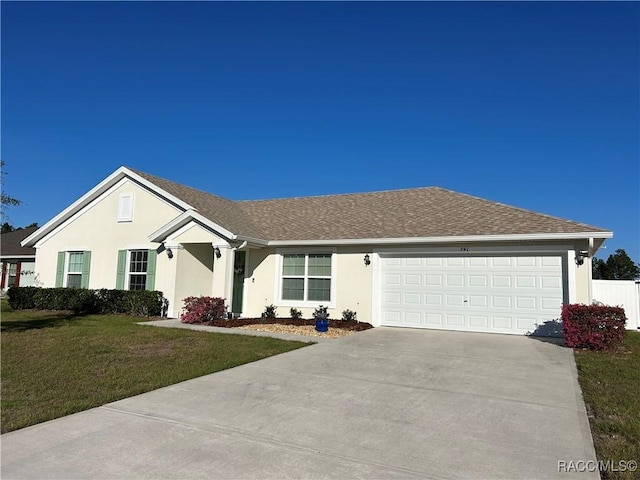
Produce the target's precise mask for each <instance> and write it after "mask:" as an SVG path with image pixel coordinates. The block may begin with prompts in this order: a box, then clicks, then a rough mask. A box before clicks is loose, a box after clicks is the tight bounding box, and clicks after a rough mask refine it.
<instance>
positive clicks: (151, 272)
mask: <svg viewBox="0 0 640 480" xmlns="http://www.w3.org/2000/svg"><path fill="white" fill-rule="evenodd" d="M157 258H158V253H157V252H156V251H155V250H149V255H148V256H147V285H146V286H145V288H146V289H147V290H154V289H155V288H156V259H157Z"/></svg>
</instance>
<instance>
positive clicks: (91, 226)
mask: <svg viewBox="0 0 640 480" xmlns="http://www.w3.org/2000/svg"><path fill="white" fill-rule="evenodd" d="M131 192H132V193H133V194H134V205H133V221H131V222H118V221H117V215H118V200H119V196H120V194H121V193H131ZM179 213H180V212H179V210H178V209H177V208H175V207H174V206H172V205H170V204H169V203H166V202H164V201H163V200H161V199H160V198H158V197H157V196H155V195H153V194H151V193H150V192H148V191H147V190H145V189H143V188H140V187H139V186H138V185H137V184H136V183H134V182H132V181H131V180H128V179H125V180H123V181H121V182H120V183H118V184H117V185H116V186H114V187H113V188H111V189H110V190H109V191H107V192H106V193H105V194H104V195H103V196H101V197H99V198H98V199H96V200H95V201H94V202H92V203H91V204H90V205H88V206H87V207H86V208H84V209H83V210H81V211H80V212H78V213H77V214H76V215H74V216H73V217H72V218H71V219H69V220H67V221H66V222H65V223H64V224H63V225H62V226H60V227H58V228H57V229H56V230H55V231H54V232H52V233H51V234H50V235H48V236H47V237H45V238H44V239H43V240H41V241H40V242H39V243H38V245H36V248H37V253H36V265H35V270H36V275H37V280H38V282H39V284H40V285H41V286H44V287H53V286H55V280H56V279H55V277H56V264H57V254H58V252H59V251H69V250H90V251H91V270H90V274H89V288H115V285H116V268H117V260H118V250H120V249H127V248H140V249H143V248H147V249H155V248H157V247H158V244H157V243H151V242H150V241H149V239H148V235H149V234H151V233H153V232H154V231H155V230H157V229H158V228H160V227H161V226H162V225H164V224H165V223H167V222H168V221H169V220H171V219H173V218H174V217H176V216H177V215H178V214H179ZM165 260H167V257H166V255H159V256H158V262H157V269H156V285H155V287H156V289H157V290H161V291H165V290H166V287H167V285H168V284H169V283H173V281H174V279H173V278H171V275H169V272H170V265H169V262H167V261H165Z"/></svg>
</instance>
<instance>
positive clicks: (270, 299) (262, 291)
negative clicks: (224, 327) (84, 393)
mask: <svg viewBox="0 0 640 480" xmlns="http://www.w3.org/2000/svg"><path fill="white" fill-rule="evenodd" d="M245 272H246V273H245V277H246V278H245V283H244V298H245V301H244V305H245V308H244V310H243V312H242V316H243V317H259V316H260V315H261V314H262V312H263V311H264V308H265V306H267V305H271V304H273V303H275V298H274V293H275V287H274V281H275V280H276V277H275V275H276V262H275V249H273V248H268V249H267V248H265V249H250V250H249V255H248V258H247V265H246V268H245ZM284 310H285V309H284V308H280V309H279V310H278V315H279V316H280V317H286V316H289V311H288V309H287V311H286V312H285V311H284Z"/></svg>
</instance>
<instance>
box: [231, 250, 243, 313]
mask: <svg viewBox="0 0 640 480" xmlns="http://www.w3.org/2000/svg"><path fill="white" fill-rule="evenodd" d="M245 258H246V256H245V252H236V259H235V265H234V267H233V298H232V300H231V311H232V312H233V313H238V314H240V313H242V294H243V291H244V266H245Z"/></svg>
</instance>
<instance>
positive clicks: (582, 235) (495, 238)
mask: <svg viewBox="0 0 640 480" xmlns="http://www.w3.org/2000/svg"><path fill="white" fill-rule="evenodd" d="M611 237H613V232H604V231H603V232H579V233H535V234H528V233H527V234H511V235H464V236H443V237H397V238H346V239H332V240H272V241H269V242H268V243H267V245H268V246H270V247H285V246H294V245H295V246H306V245H402V244H412V243H470V242H518V241H545V240H552V241H557V240H583V239H590V238H594V239H595V238H597V239H603V240H604V239H607V238H611Z"/></svg>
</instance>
